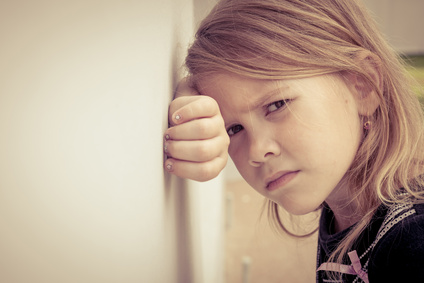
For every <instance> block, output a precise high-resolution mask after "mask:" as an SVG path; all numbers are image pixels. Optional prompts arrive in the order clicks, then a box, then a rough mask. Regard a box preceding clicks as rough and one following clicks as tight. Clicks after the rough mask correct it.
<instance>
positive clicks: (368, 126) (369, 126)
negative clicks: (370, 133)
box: [364, 121, 371, 130]
mask: <svg viewBox="0 0 424 283" xmlns="http://www.w3.org/2000/svg"><path fill="white" fill-rule="evenodd" d="M370 128H371V121H366V122H365V123H364V129H365V130H369V129H370Z"/></svg>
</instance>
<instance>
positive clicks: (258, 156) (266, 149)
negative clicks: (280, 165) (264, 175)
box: [248, 128, 281, 167]
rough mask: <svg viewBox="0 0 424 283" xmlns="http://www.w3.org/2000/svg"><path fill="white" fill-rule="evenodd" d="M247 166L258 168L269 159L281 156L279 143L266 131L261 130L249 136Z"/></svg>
mask: <svg viewBox="0 0 424 283" xmlns="http://www.w3.org/2000/svg"><path fill="white" fill-rule="evenodd" d="M248 138H249V152H248V154H249V164H250V165H251V166H253V167H260V166H262V164H264V163H265V162H267V161H268V160H269V159H271V158H272V157H275V156H279V155H280V154H281V147H280V143H279V141H278V140H277V139H276V138H275V137H274V135H273V134H272V133H271V132H270V131H269V130H268V129H264V128H262V129H261V130H259V131H254V132H252V133H251V135H249V137H248Z"/></svg>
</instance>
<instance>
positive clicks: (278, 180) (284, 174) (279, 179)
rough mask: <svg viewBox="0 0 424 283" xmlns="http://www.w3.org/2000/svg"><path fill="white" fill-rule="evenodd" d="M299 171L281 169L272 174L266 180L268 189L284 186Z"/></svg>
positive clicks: (272, 189)
mask: <svg viewBox="0 0 424 283" xmlns="http://www.w3.org/2000/svg"><path fill="white" fill-rule="evenodd" d="M297 173H299V171H280V172H278V173H276V174H274V175H272V176H271V177H270V178H267V179H266V180H265V183H266V189H267V190H268V191H274V190H276V189H278V188H281V187H284V186H285V185H286V184H288V183H289V182H290V181H291V180H293V178H294V177H296V176H297Z"/></svg>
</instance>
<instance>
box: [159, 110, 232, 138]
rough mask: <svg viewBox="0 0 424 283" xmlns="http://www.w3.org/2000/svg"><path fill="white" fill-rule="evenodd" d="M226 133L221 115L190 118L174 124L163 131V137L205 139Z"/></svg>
mask: <svg viewBox="0 0 424 283" xmlns="http://www.w3.org/2000/svg"><path fill="white" fill-rule="evenodd" d="M220 134H222V135H227V133H226V130H225V125H224V120H223V119H222V117H221V116H218V115H217V116H214V117H212V118H203V119H196V120H192V121H190V122H188V123H183V124H181V125H176V126H174V127H171V128H169V129H167V130H166V131H165V137H166V138H165V139H168V140H169V139H172V140H205V139H211V138H213V137H216V136H218V135H220Z"/></svg>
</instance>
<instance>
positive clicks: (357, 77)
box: [347, 51, 383, 116]
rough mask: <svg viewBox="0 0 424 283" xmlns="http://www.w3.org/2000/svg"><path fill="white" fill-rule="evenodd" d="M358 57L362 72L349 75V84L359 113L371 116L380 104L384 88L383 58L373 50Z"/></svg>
mask: <svg viewBox="0 0 424 283" xmlns="http://www.w3.org/2000/svg"><path fill="white" fill-rule="evenodd" d="M356 59H357V60H359V64H358V65H359V67H360V68H361V70H362V74H365V76H364V75H362V74H360V73H351V72H349V74H348V75H347V80H348V82H347V83H348V85H349V87H350V89H351V91H352V94H353V95H354V97H355V101H356V104H357V107H358V113H359V114H360V115H362V116H371V115H372V114H373V113H374V112H375V111H376V109H377V107H378V106H379V105H380V96H379V93H382V90H383V79H382V75H381V60H380V58H379V57H378V56H377V55H375V54H373V53H371V52H368V51H367V52H361V53H360V54H359V55H358V56H356Z"/></svg>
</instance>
